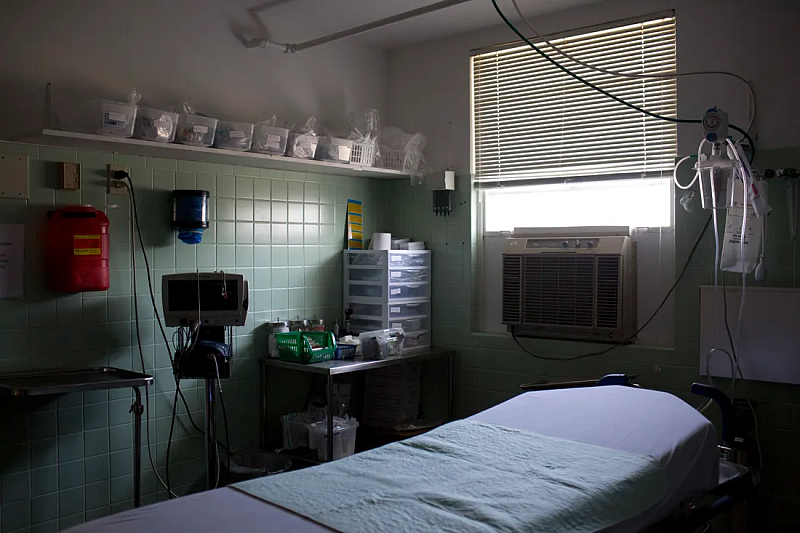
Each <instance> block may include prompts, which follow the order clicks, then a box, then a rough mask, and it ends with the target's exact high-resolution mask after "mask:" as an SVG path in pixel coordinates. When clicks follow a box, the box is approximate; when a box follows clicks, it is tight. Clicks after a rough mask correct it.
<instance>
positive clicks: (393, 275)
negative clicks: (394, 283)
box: [390, 272, 403, 278]
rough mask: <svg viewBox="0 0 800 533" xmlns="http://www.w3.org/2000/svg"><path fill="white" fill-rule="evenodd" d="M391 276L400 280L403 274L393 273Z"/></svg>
mask: <svg viewBox="0 0 800 533" xmlns="http://www.w3.org/2000/svg"><path fill="white" fill-rule="evenodd" d="M390 275H391V276H392V277H393V278H399V277H401V276H402V275H403V273H402V272H392V273H391V274H390Z"/></svg>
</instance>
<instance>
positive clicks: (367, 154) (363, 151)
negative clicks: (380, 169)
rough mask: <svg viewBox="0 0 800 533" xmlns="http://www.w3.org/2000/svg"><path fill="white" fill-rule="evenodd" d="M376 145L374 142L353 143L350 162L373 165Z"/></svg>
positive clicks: (366, 165) (367, 165)
mask: <svg viewBox="0 0 800 533" xmlns="http://www.w3.org/2000/svg"><path fill="white" fill-rule="evenodd" d="M377 148H378V145H377V144H375V143H358V142H354V143H353V150H352V151H351V152H350V162H351V163H353V164H355V165H361V166H365V167H371V166H374V165H375V159H376V157H375V156H376V155H377Z"/></svg>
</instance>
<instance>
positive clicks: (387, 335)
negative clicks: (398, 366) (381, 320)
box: [358, 328, 405, 360]
mask: <svg viewBox="0 0 800 533" xmlns="http://www.w3.org/2000/svg"><path fill="white" fill-rule="evenodd" d="M358 340H359V341H360V342H361V355H362V356H363V357H364V359H369V360H376V359H388V358H390V357H399V356H400V355H401V354H402V353H403V342H404V340H405V334H404V333H403V330H402V329H396V328H390V329H379V330H375V331H368V332H366V333H362V334H361V335H359V336H358Z"/></svg>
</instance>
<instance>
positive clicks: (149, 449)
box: [128, 186, 175, 496]
mask: <svg viewBox="0 0 800 533" xmlns="http://www.w3.org/2000/svg"><path fill="white" fill-rule="evenodd" d="M128 190H129V191H130V192H131V195H130V199H131V207H132V208H133V213H131V245H132V248H131V269H132V280H133V315H134V320H135V324H136V344H137V346H138V347H139V361H140V362H141V364H142V372H144V373H146V372H147V368H146V365H145V362H144V352H143V351H142V336H141V331H140V328H139V304H138V301H137V298H136V242H135V239H136V237H135V235H134V232H133V225H134V220H135V218H136V208H135V204H134V203H133V187H132V186H129V187H128ZM144 400H145V435H146V440H147V457H148V459H149V460H150V468H152V469H153V474H155V476H156V479H157V480H158V482H159V483H161V486H162V487H164V488H165V489H167V491H168V493H170V494H171V495H172V496H175V495H174V494H173V493H171V492H170V490H169V487H168V485H167V484H166V483H164V480H163V479H161V476H160V475H159V474H158V470H157V469H156V464H155V461H153V450H152V445H151V444H150V390H149V386H148V387H145V394H144Z"/></svg>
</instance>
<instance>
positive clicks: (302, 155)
mask: <svg viewBox="0 0 800 533" xmlns="http://www.w3.org/2000/svg"><path fill="white" fill-rule="evenodd" d="M318 143H319V138H318V137H317V136H315V135H308V134H304V133H292V132H289V139H288V144H287V147H286V155H287V156H289V157H295V158H297V159H314V155H315V154H316V153H317V144H318Z"/></svg>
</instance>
